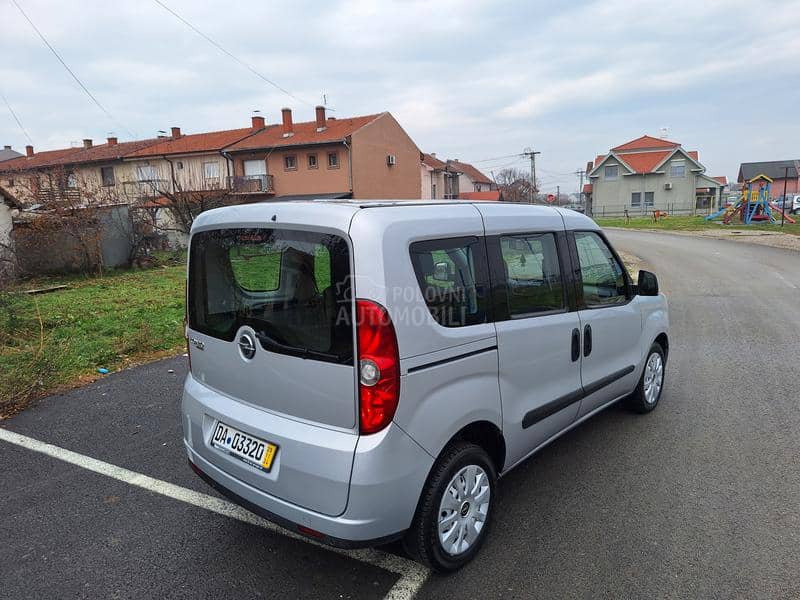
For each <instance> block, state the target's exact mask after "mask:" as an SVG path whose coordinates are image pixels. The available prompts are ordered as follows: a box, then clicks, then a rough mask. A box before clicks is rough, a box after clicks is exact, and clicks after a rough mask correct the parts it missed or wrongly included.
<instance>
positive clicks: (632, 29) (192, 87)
mask: <svg viewBox="0 0 800 600" xmlns="http://www.w3.org/2000/svg"><path fill="white" fill-rule="evenodd" d="M17 2H18V3H19V4H20V6H22V8H23V9H24V10H25V11H26V12H27V13H28V15H29V16H30V17H31V19H32V20H33V21H34V23H35V24H36V25H37V26H38V27H39V29H40V30H41V31H42V33H43V34H44V35H45V36H46V37H47V38H48V40H49V41H50V43H51V44H52V45H53V46H54V47H55V48H56V50H58V51H59V52H60V53H61V55H62V56H63V58H64V60H65V61H66V62H67V64H68V65H69V66H70V67H71V68H72V70H73V71H74V72H75V73H76V74H77V75H78V77H80V78H81V79H82V81H83V82H84V83H85V84H86V86H87V88H88V89H89V90H90V91H91V92H92V93H93V94H94V95H95V97H96V98H97V99H98V100H99V101H100V103H102V104H103V105H104V106H105V107H106V108H107V110H108V111H109V112H110V113H111V114H112V115H113V120H112V119H110V118H109V117H108V116H106V115H105V114H104V113H103V112H102V111H101V110H100V108H98V107H97V106H96V105H95V104H93V103H92V101H91V100H90V99H89V98H88V97H87V96H86V95H85V94H84V93H83V91H82V90H81V89H80V88H79V87H78V85H77V84H76V83H75V81H74V80H72V79H71V78H70V76H69V74H68V73H67V72H66V70H65V69H64V68H63V67H62V66H61V65H60V64H59V63H58V61H57V60H56V58H55V57H54V56H53V55H52V54H51V53H50V51H49V50H48V49H47V47H46V46H45V45H44V44H43V43H42V41H41V40H40V39H39V38H38V37H37V35H36V33H35V32H34V31H33V29H32V28H31V26H30V25H29V24H28V22H27V21H25V19H24V18H23V16H22V15H21V14H20V13H19V11H18V10H17V8H16V7H15V6H14V4H13V3H12V2H11V0H4V1H3V2H0V24H2V31H0V91H1V92H2V93H3V94H4V95H5V97H6V98H7V99H8V102H9V103H10V105H11V107H12V108H13V109H14V111H15V112H16V113H17V116H18V117H19V119H20V121H21V122H22V124H23V126H24V127H25V129H26V130H27V131H28V133H29V134H30V136H31V138H32V139H33V143H34V146H35V147H36V148H37V149H42V150H43V149H52V148H59V147H67V146H69V145H70V144H71V143H75V142H79V140H81V139H82V138H85V137H91V138H94V139H102V138H105V137H106V136H107V134H108V133H109V132H112V131H113V132H114V133H115V134H116V135H117V136H118V137H119V138H120V139H121V140H124V139H130V138H131V134H130V133H129V132H131V133H133V134H135V135H136V136H137V137H151V136H153V135H156V133H157V131H158V130H159V129H163V130H168V129H169V127H170V126H173V125H177V126H180V127H182V129H183V131H184V132H188V133H191V132H197V131H208V130H215V129H231V128H236V127H244V126H247V125H248V124H249V118H250V115H251V114H252V111H253V110H254V109H259V110H261V111H262V114H263V115H264V116H265V117H266V118H267V121H268V122H276V121H277V120H279V118H280V108H281V107H282V106H291V107H292V108H293V109H294V115H295V120H296V121H299V120H311V119H312V118H313V105H315V104H317V103H320V102H321V100H322V97H323V94H325V95H326V97H327V102H328V105H329V106H330V107H332V108H333V109H335V111H336V112H335V113H333V114H335V115H336V116H339V117H346V116H351V115H359V114H369V113H376V112H381V111H385V110H388V111H390V112H391V113H392V114H393V115H394V116H395V117H396V118H397V119H398V120H399V121H400V123H401V125H402V126H403V127H404V128H405V129H406V131H407V132H408V133H409V134H410V135H411V137H412V138H413V139H414V141H415V142H416V143H417V145H418V146H419V147H420V149H421V150H423V151H425V152H436V153H437V155H438V156H440V157H449V158H458V159H461V160H464V161H470V162H474V164H475V165H476V166H478V167H479V168H481V169H483V170H484V171H486V172H487V173H489V172H490V171H495V172H496V171H498V170H500V169H502V168H504V167H507V166H516V167H525V168H527V165H528V163H527V162H526V161H525V160H523V159H519V158H517V159H515V158H513V157H512V158H503V159H499V160H485V159H490V158H494V157H501V156H506V155H513V154H516V153H519V152H522V151H523V149H524V148H525V147H532V148H534V149H536V150H538V151H541V153H542V154H541V155H540V156H539V157H538V163H537V168H538V174H539V176H540V179H541V182H542V188H543V189H544V190H546V191H550V190H551V189H552V190H554V189H555V186H556V185H559V184H560V185H561V186H562V188H561V189H562V191H575V190H576V189H577V186H578V179H577V176H575V175H572V173H573V172H574V171H576V170H577V169H581V168H584V167H585V165H586V162H587V161H588V160H591V159H593V158H594V156H595V155H596V154H599V153H603V152H606V151H607V150H608V149H609V147H611V146H615V145H618V144H621V143H623V142H625V141H627V140H629V139H632V138H635V137H638V136H640V135H642V134H644V133H648V134H651V135H659V134H660V131H661V129H662V128H667V130H668V137H669V138H670V139H672V140H674V141H677V142H680V143H682V144H683V145H684V147H686V148H687V149H690V150H692V149H697V150H699V151H700V160H701V162H702V163H703V164H705V165H706V167H707V173H708V174H710V175H727V176H728V177H735V175H736V172H737V169H738V165H739V163H740V162H743V161H745V162H746V161H753V160H777V159H782V158H800V1H784V2H761V1H759V2H753V1H752V0H747V1H741V2H740V1H728V2H716V1H708V0H693V1H691V2H668V1H660V2H644V1H637V0H602V1H601V2H586V3H581V2H519V3H515V4H518V6H517V7H515V8H511V7H510V6H509V4H510V3H501V2H481V1H475V0H473V1H470V2H451V1H447V0H437V1H425V2H393V3H390V2H381V3H371V2H362V1H351V2H336V1H328V2H324V3H323V2H308V1H304V0H292V1H290V2H285V1H284V2H273V1H264V0H261V1H254V2H240V1H239V0H227V1H222V0H206V1H197V0H194V1H192V2H189V1H187V0H164V2H165V4H167V5H168V6H170V7H171V8H173V9H174V10H175V11H176V12H178V13H180V14H181V15H182V16H183V17H185V18H186V19H187V20H189V21H191V22H192V23H193V24H194V25H196V26H197V27H198V28H199V29H201V30H203V31H204V32H205V33H207V34H208V35H210V36H211V37H212V38H214V39H216V40H217V41H218V42H219V43H220V44H221V45H223V46H225V47H226V48H227V49H228V50H230V51H231V52H232V53H233V54H235V55H237V56H238V57H240V58H241V59H242V60H243V61H245V62H247V63H249V64H251V65H253V66H254V67H255V68H256V69H257V70H258V71H260V72H261V73H263V74H264V75H265V76H267V77H268V78H270V79H272V80H273V81H275V82H276V83H278V84H279V85H280V86H281V87H283V88H284V89H287V90H289V91H290V92H291V93H292V94H293V95H294V96H296V98H297V99H295V98H292V97H289V96H287V95H285V94H283V93H282V92H280V91H278V90H276V89H275V88H274V87H271V86H270V85H268V84H266V83H265V82H264V81H262V80H261V79H259V78H258V77H256V76H255V75H253V74H252V73H250V72H249V71H248V70H247V69H245V68H244V67H242V66H241V65H239V64H237V63H236V62H235V61H233V60H232V59H231V58H230V57H228V56H225V55H224V54H222V53H221V52H220V51H219V50H218V49H216V48H215V47H213V46H212V45H210V44H209V43H208V42H207V41H205V40H204V39H203V38H201V37H200V36H198V35H197V34H196V33H194V32H193V31H191V30H190V29H188V28H187V27H186V26H185V25H184V24H182V23H181V22H179V21H178V20H176V19H175V17H173V16H172V15H170V14H169V13H167V12H166V11H165V10H164V9H163V8H162V7H160V6H159V5H158V4H156V3H155V2H153V1H151V0H127V1H124V2H107V1H103V2H100V1H97V2H95V1H86V0H84V1H81V2H77V1H72V0H64V1H62V2H55V1H52V2H46V1H43V0H17ZM304 101H305V102H304ZM26 143H28V142H27V139H26V137H25V135H24V134H23V133H22V131H20V128H19V127H18V125H17V124H16V122H15V120H14V119H13V117H12V115H11V114H10V112H9V110H8V108H7V107H6V105H5V104H4V103H3V102H2V101H1V100H0V144H13V146H14V147H15V148H17V149H21V148H23V147H24V146H25V144H26Z"/></svg>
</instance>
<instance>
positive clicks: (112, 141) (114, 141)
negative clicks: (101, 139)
mask: <svg viewBox="0 0 800 600" xmlns="http://www.w3.org/2000/svg"><path fill="white" fill-rule="evenodd" d="M106 141H107V142H108V145H109V146H116V145H117V138H115V137H110V138H106Z"/></svg>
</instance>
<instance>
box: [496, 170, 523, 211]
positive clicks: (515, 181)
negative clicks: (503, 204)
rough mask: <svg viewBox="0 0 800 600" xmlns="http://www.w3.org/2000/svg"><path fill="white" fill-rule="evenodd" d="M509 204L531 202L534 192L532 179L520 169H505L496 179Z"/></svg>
mask: <svg viewBox="0 0 800 600" xmlns="http://www.w3.org/2000/svg"><path fill="white" fill-rule="evenodd" d="M495 181H496V182H497V187H498V188H499V189H500V191H502V192H503V196H504V197H505V199H506V201H507V202H526V203H527V202H529V199H530V198H531V192H532V189H531V188H532V184H531V180H530V177H529V175H528V173H527V172H526V171H522V170H520V169H513V168H511V169H503V170H502V171H500V172H499V173H497V177H496V178H495Z"/></svg>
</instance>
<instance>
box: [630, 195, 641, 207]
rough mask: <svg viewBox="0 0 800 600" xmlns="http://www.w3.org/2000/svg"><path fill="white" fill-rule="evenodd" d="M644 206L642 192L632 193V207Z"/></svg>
mask: <svg viewBox="0 0 800 600" xmlns="http://www.w3.org/2000/svg"><path fill="white" fill-rule="evenodd" d="M641 206H642V192H632V193H631V208H640V207H641Z"/></svg>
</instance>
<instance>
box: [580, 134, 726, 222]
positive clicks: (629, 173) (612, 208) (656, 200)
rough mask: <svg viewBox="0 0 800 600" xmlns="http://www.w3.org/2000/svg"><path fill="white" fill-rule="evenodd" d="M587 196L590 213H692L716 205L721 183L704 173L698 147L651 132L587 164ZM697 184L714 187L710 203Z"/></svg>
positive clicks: (702, 186) (610, 214) (707, 187)
mask: <svg viewBox="0 0 800 600" xmlns="http://www.w3.org/2000/svg"><path fill="white" fill-rule="evenodd" d="M590 165H591V166H590V173H589V181H590V184H589V185H588V186H585V187H584V190H583V191H584V194H589V195H590V201H591V205H592V213H593V215H594V216H596V217H598V216H604V215H605V216H620V215H622V214H624V213H625V211H627V212H628V214H630V215H632V216H633V215H636V214H647V213H649V212H651V211H654V210H660V211H665V212H668V213H670V214H694V213H695V212H697V210H698V208H700V209H710V208H711V206H715V205H718V204H719V196H720V194H721V190H722V187H723V186H722V184H721V183H720V182H719V181H717V180H716V179H714V178H712V177H709V176H708V175H705V170H706V169H705V167H704V166H703V165H702V164H701V163H700V159H699V155H698V152H697V151H696V150H685V149H684V148H683V147H682V146H681V144H679V143H677V142H671V141H669V140H664V139H660V138H654V137H651V136H649V135H643V136H642V137H639V138H637V139H635V140H631V141H630V142H626V143H624V144H622V145H619V146H616V147H614V148H611V150H610V151H609V152H608V153H607V154H601V155H599V156H598V157H597V158H596V159H595V160H594V161H593V162H592V163H590ZM698 188H700V189H709V188H710V189H713V196H714V198H715V199H716V202H713V203H710V199H709V196H708V195H707V194H705V193H703V194H701V195H700V196H698V192H697V190H698Z"/></svg>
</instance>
